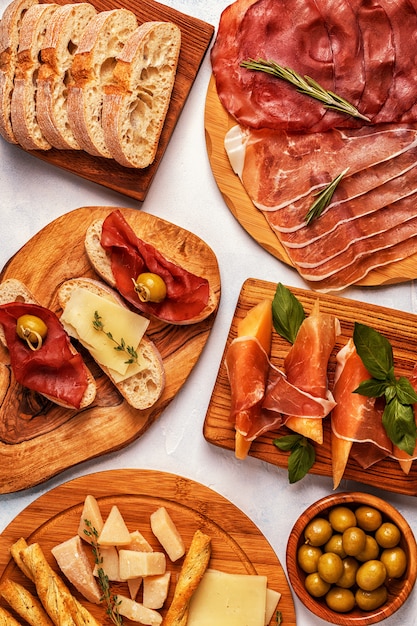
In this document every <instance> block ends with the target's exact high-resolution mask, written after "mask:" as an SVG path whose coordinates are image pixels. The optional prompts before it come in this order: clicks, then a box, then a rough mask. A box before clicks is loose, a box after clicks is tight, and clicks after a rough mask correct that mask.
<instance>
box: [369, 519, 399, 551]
mask: <svg viewBox="0 0 417 626" xmlns="http://www.w3.org/2000/svg"><path fill="white" fill-rule="evenodd" d="M375 539H376V540H377V542H378V543H379V545H380V546H381V548H395V546H396V545H397V544H398V543H399V542H400V539H401V532H400V530H399V528H398V526H396V525H395V524H393V523H392V522H383V523H382V524H381V526H380V527H379V528H378V530H377V531H376V533H375Z"/></svg>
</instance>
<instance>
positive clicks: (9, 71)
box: [0, 0, 38, 143]
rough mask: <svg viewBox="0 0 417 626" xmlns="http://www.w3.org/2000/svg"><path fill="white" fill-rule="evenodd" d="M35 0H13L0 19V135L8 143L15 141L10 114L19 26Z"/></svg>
mask: <svg viewBox="0 0 417 626" xmlns="http://www.w3.org/2000/svg"><path fill="white" fill-rule="evenodd" d="M37 2H38V0H13V1H12V2H11V3H10V4H9V5H8V6H7V7H6V8H5V10H4V13H3V16H2V18H1V21H0V135H2V137H4V139H6V141H9V142H10V143H17V139H16V137H15V135H14V132H13V129H12V123H11V117H10V116H11V101H12V93H13V85H14V78H15V71H16V63H17V49H18V47H19V33H20V27H21V24H22V19H23V16H24V14H25V13H26V11H27V10H28V9H29V7H31V6H32V5H34V4H37Z"/></svg>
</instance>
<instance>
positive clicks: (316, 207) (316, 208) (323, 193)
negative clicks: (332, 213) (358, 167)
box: [305, 167, 349, 224]
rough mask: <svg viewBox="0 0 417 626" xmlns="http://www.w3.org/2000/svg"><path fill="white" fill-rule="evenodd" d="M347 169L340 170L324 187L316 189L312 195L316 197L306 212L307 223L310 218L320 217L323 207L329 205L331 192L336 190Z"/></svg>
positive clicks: (310, 220)
mask: <svg viewBox="0 0 417 626" xmlns="http://www.w3.org/2000/svg"><path fill="white" fill-rule="evenodd" d="M348 170H349V168H348V167H347V168H346V169H345V170H343V172H340V174H339V175H338V176H336V178H334V179H333V180H332V181H331V182H330V183H329V184H328V185H326V186H325V187H324V189H322V190H320V191H317V192H316V193H315V194H313V195H314V196H317V198H316V199H315V200H314V202H313V204H312V205H311V207H310V208H309V210H308V211H307V213H306V216H305V221H306V223H307V224H310V222H312V220H314V219H316V218H318V217H320V215H321V214H322V213H323V211H324V209H325V208H326V207H328V206H329V204H330V202H331V200H332V198H333V194H334V192H335V191H336V187H337V186H338V184H339V183H340V181H341V180H342V178H343V176H344V175H345V174H346V173H347V171H348Z"/></svg>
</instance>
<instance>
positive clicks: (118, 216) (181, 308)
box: [101, 210, 209, 323]
mask: <svg viewBox="0 0 417 626" xmlns="http://www.w3.org/2000/svg"><path fill="white" fill-rule="evenodd" d="M101 245H102V247H103V248H104V249H105V250H106V251H107V252H108V254H109V255H110V257H111V265H112V272H113V275H114V277H115V280H116V285H117V288H118V290H119V291H120V293H121V294H122V296H123V297H124V298H126V300H127V301H128V302H130V303H131V304H132V305H133V306H134V307H136V308H137V309H140V310H141V311H142V312H144V313H147V314H150V315H155V316H156V317H158V318H159V319H163V320H165V321H168V322H173V323H175V322H183V321H186V320H188V319H191V318H193V317H196V316H197V315H198V314H199V313H201V311H202V310H203V309H204V308H205V307H206V305H207V303H208V299H209V283H208V281H207V280H206V279H205V278H202V277H200V276H196V275H195V274H192V273H191V272H188V271H187V270H185V269H184V268H182V267H180V266H179V265H176V264H175V263H173V262H172V261H170V260H168V259H166V258H165V257H164V256H163V255H162V254H161V253H160V252H159V251H158V250H156V249H155V248H154V247H153V246H152V245H151V244H149V243H147V242H145V241H142V240H141V239H140V238H139V237H137V236H136V234H135V233H134V231H133V230H132V228H131V227H130V226H129V224H128V223H127V222H126V220H125V218H124V217H123V215H122V213H121V212H120V211H119V210H115V211H113V212H112V213H110V214H109V215H108V216H107V217H106V219H105V220H104V222H103V229H102V236H101ZM142 272H153V273H155V274H158V276H160V277H161V278H163V280H164V282H165V284H166V288H167V296H166V298H165V299H164V300H163V301H162V302H161V303H158V304H157V303H154V302H141V301H140V300H139V298H138V296H137V294H136V292H135V290H134V283H133V280H135V279H136V278H137V277H138V276H139V274H141V273H142Z"/></svg>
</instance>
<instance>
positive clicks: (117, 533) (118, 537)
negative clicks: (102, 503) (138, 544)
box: [97, 505, 130, 546]
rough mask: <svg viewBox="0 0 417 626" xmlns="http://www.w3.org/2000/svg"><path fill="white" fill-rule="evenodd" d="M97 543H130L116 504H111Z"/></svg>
mask: <svg viewBox="0 0 417 626" xmlns="http://www.w3.org/2000/svg"><path fill="white" fill-rule="evenodd" d="M97 543H98V544H99V545H100V546H125V545H127V544H128V543H130V532H129V530H128V528H127V526H126V523H125V521H124V519H123V517H122V514H121V513H120V511H119V509H118V507H117V506H116V505H114V506H112V508H111V511H110V513H109V516H108V518H107V519H106V521H105V522H104V526H103V528H102V531H101V533H100V535H99V537H98V540H97Z"/></svg>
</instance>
